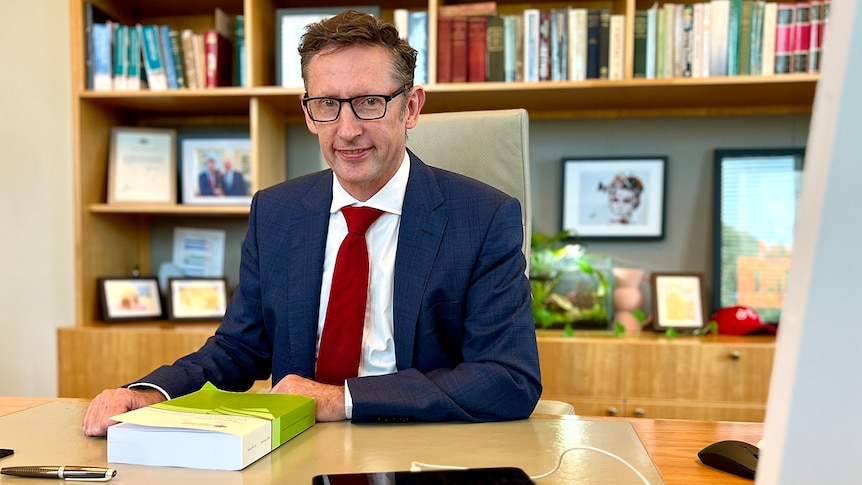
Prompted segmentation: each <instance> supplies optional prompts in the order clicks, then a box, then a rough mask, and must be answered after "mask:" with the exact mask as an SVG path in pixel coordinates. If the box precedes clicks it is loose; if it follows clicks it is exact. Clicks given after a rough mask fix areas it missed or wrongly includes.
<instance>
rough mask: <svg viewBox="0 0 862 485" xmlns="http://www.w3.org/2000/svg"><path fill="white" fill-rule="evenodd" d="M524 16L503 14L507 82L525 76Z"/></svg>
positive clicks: (515, 80) (504, 60)
mask: <svg viewBox="0 0 862 485" xmlns="http://www.w3.org/2000/svg"><path fill="white" fill-rule="evenodd" d="M523 34H524V17H523V16H522V15H515V14H509V15H503V73H504V76H503V79H504V80H505V81H506V82H517V81H522V80H523V78H524V69H523V62H524V35H523Z"/></svg>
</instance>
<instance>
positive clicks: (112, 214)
mask: <svg viewBox="0 0 862 485" xmlns="http://www.w3.org/2000/svg"><path fill="white" fill-rule="evenodd" d="M92 1H93V3H94V4H96V5H98V6H99V7H100V8H101V9H102V10H103V11H105V12H106V13H108V14H109V15H110V16H111V17H113V18H114V19H115V20H117V21H118V22H120V23H122V24H125V25H134V24H137V23H141V24H159V25H168V26H170V27H173V28H176V29H183V28H191V29H193V30H195V31H196V32H201V31H203V30H204V29H207V28H210V27H212V26H213V12H214V8H215V7H219V8H221V9H222V10H224V11H225V12H226V13H227V14H229V15H237V14H243V15H244V17H245V37H246V49H247V52H246V58H247V66H246V67H247V72H248V80H249V81H248V87H225V88H216V89H196V90H188V89H185V90H171V91H147V90H144V91H136V92H123V91H112V92H95V91H89V90H87V89H85V78H86V36H85V19H84V5H85V0H69V5H70V9H69V11H70V24H71V38H70V48H71V69H72V112H73V117H74V119H73V124H72V126H73V134H72V137H73V145H74V150H75V153H74V164H75V166H74V184H75V185H74V201H73V204H74V209H73V211H74V217H75V288H76V292H75V307H76V314H75V326H74V327H71V328H62V329H60V330H59V335H58V341H59V349H58V360H59V380H60V386H59V387H60V389H59V392H60V395H61V396H69V397H91V396H92V395H93V394H95V393H97V392H99V391H100V390H101V389H102V388H105V387H113V386H117V385H121V384H123V383H125V382H127V381H128V380H130V379H133V378H134V377H135V376H137V375H139V374H141V373H142V370H149V369H150V368H152V367H154V366H155V365H158V364H164V363H169V362H171V361H173V359H175V358H176V357H177V356H178V355H179V354H180V353H181V352H186V351H187V350H190V349H192V348H195V347H196V346H197V345H198V343H199V342H202V341H203V339H204V337H205V334H206V333H208V332H209V329H210V328H211V327H212V326H210V327H200V326H186V325H173V324H170V323H168V322H165V321H158V322H149V323H142V324H136V325H134V326H129V325H127V324H108V323H105V322H104V321H103V320H102V318H101V315H100V310H99V303H98V291H97V287H96V281H97V278H99V277H104V276H121V275H129V274H131V272H132V270H133V268H138V269H139V270H140V272H141V273H142V274H154V273H155V272H157V270H158V264H159V263H160V262H161V261H154V260H153V258H154V257H153V252H152V249H153V247H154V245H156V243H157V241H156V240H155V239H157V237H158V236H157V235H156V233H157V232H158V230H157V228H164V227H166V226H167V227H170V226H179V225H188V224H195V223H196V222H200V223H201V224H206V225H209V224H211V223H216V222H219V223H220V222H224V221H231V222H232V223H237V221H240V224H241V223H242V222H241V221H243V220H244V218H245V217H246V216H247V214H248V208H247V207H237V206H188V205H182V204H176V205H172V206H167V207H163V206H153V205H147V204H126V205H122V206H117V205H109V204H107V203H106V200H107V194H106V187H107V185H108V184H107V175H108V174H107V172H108V148H109V141H110V132H111V128H112V127H115V126H139V127H171V128H176V129H184V128H193V129H198V130H199V129H201V128H205V129H212V130H213V131H217V130H219V129H220V128H221V127H224V126H231V127H236V126H239V127H241V128H244V129H247V130H248V133H249V135H250V138H251V158H252V167H253V171H254V178H253V181H252V184H253V186H254V187H256V188H263V187H267V186H270V185H272V184H275V183H278V182H280V181H282V180H284V179H285V178H288V177H290V175H291V174H289V173H287V170H286V168H285V167H286V163H285V162H286V158H287V148H286V146H287V136H286V131H287V130H286V125H287V124H288V123H291V122H301V120H302V111H301V107H300V103H299V96H300V95H301V94H302V89H300V88H281V87H276V86H275V84H276V75H275V66H276V64H277V63H276V61H275V59H276V51H277V49H276V30H277V29H276V25H275V23H276V14H275V13H276V10H277V9H279V8H287V7H312V6H320V3H319V2H313V1H311V0H301V1H298V2H296V1H288V0H202V1H195V2H191V1H178V0H148V1H128V0H92ZM324 3H326V2H324ZM445 3H447V2H445V1H444V2H439V1H437V0H407V1H406V2H405V1H401V2H392V1H389V0H387V1H384V2H382V3H379V2H378V3H377V4H378V5H379V6H380V7H381V15H382V17H383V18H384V19H387V20H391V19H392V18H393V10H394V9H395V8H408V9H413V10H416V9H427V10H428V12H429V33H428V34H429V35H428V40H429V46H430V47H429V50H428V60H429V75H430V78H431V79H433V73H434V66H435V63H436V59H437V53H436V51H435V46H436V38H437V32H436V20H437V14H438V8H439V6H440V5H441V4H445ZM450 3H459V2H454V1H453V2H450ZM642 3H643V2H635V1H633V0H611V1H602V2H594V1H584V2H579V1H576V2H574V4H575V5H579V4H580V5H583V6H587V7H590V8H596V7H609V8H611V9H612V10H613V11H614V12H615V13H625V14H626V15H627V21H626V33H625V38H626V39H633V38H634V36H633V35H632V32H633V16H634V10H635V8H636V6H637V5H640V4H642ZM360 4H364V3H363V2H350V1H347V2H336V3H334V4H333V5H339V6H341V5H343V6H350V5H360ZM498 5H499V7H500V11H501V12H502V13H516V12H521V11H523V9H524V8H528V7H537V8H551V7H559V6H563V5H564V4H560V3H558V2H544V3H522V2H513V1H508V0H503V1H498ZM645 5H646V4H643V5H640V6H641V7H642V8H643V7H644V6H645ZM632 50H633V47H632V43H631V42H629V43H628V44H627V46H626V52H627V54H628V56H627V61H626V64H625V74H624V79H623V80H619V81H608V80H588V81H581V82H541V83H452V84H437V83H434V82H431V83H429V84H428V85H426V90H427V92H428V96H427V103H426V105H425V108H424V112H426V113H431V112H443V111H464V110H484V109H504V108H526V109H527V110H528V111H529V113H530V116H531V118H533V119H549V118H553V119H566V118H575V117H643V116H681V115H682V116H711V115H729V114H733V115H750V114H786V113H808V112H810V111H811V104H812V102H813V99H814V90H815V85H816V82H817V76H816V75H809V74H794V75H782V76H763V77H759V76H739V77H720V78H703V79H690V78H688V79H682V78H680V79H650V80H647V79H634V78H633V75H632V62H631V52H632ZM227 251H229V252H234V253H236V252H238V251H239V249H238V247H228V248H227ZM227 276H228V278H229V279H231V278H232V277H233V278H235V277H236V275H227ZM612 347H614V346H613V345H606V344H604V343H595V346H592V345H585V347H584V348H583V349H582V350H583V351H584V352H585V354H587V355H590V356H593V357H589V359H590V360H582V359H583V358H581V357H578V358H577V360H574V361H571V362H568V363H566V365H569V364H571V365H573V366H574V369H576V372H579V373H580V377H581V379H580V380H573V381H572V382H575V384H571V385H572V386H575V387H574V388H568V387H566V386H564V385H562V383H563V381H560V383H561V386H560V387H559V389H560V391H559V393H560V394H561V395H567V396H571V397H573V398H575V397H577V396H581V395H583V396H585V397H583V399H587V401H586V402H589V403H590V406H595V409H603V408H606V407H615V408H617V409H620V410H622V409H623V405H624V402H623V398H621V397H620V396H623V395H624V392H623V391H624V390H625V388H624V384H623V382H624V381H623V379H622V378H621V377H619V376H620V375H623V373H624V372H629V371H630V369H629V368H624V367H620V368H617V369H616V370H611V371H609V372H607V373H606V372H604V371H602V374H601V375H602V377H601V378H599V379H596V380H594V381H589V379H588V378H585V377H584V376H588V375H592V373H594V372H596V370H595V368H594V367H593V366H594V365H598V366H600V367H601V366H606V367H602V369H606V368H607V367H609V366H611V365H612V363H613V365H622V364H620V362H624V360H625V359H623V360H622V361H617V360H616V357H613V358H611V357H606V356H605V354H603V352H605V351H610V352H616V350H609V349H611V348H612ZM698 365H701V363H698ZM702 365H708V363H707V362H705V361H704V362H702ZM608 375H612V376H613V377H611V378H608V377H607V376H608ZM560 378H562V377H560ZM577 382H581V383H577ZM685 385H688V384H686V383H677V386H678V387H680V388H681V389H682V388H683V386H685ZM577 386H587V387H586V388H579V387H577ZM552 388H553V386H552ZM578 399H581V398H580V397H578ZM586 402H585V403H584V405H583V406H581V409H585V408H586V407H587V406H586Z"/></svg>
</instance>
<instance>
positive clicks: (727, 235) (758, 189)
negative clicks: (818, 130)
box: [713, 148, 805, 324]
mask: <svg viewBox="0 0 862 485" xmlns="http://www.w3.org/2000/svg"><path fill="white" fill-rule="evenodd" d="M804 158H805V150H804V149H802V148H781V149H719V150H715V192H714V193H715V204H714V207H715V214H714V217H713V223H714V228H713V229H714V230H713V234H714V237H715V240H714V249H713V251H714V261H713V277H714V281H713V288H714V290H713V293H714V302H713V303H714V306H715V309H716V310H718V309H721V308H725V307H730V306H745V307H750V308H753V309H754V310H756V311H757V313H758V315H759V316H760V319H761V321H763V322H764V323H772V324H777V323H778V320H779V318H780V317H781V308H782V306H783V305H784V294H785V291H786V289H787V273H788V271H789V270H790V254H791V251H792V249H793V232H794V229H795V224H796V212H797V207H798V202H799V193H800V190H801V188H802V164H803V160H804Z"/></svg>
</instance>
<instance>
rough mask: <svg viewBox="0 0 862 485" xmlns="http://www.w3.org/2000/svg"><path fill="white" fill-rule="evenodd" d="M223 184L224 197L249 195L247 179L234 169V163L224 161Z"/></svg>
mask: <svg viewBox="0 0 862 485" xmlns="http://www.w3.org/2000/svg"><path fill="white" fill-rule="evenodd" d="M222 183H223V184H224V195H248V188H247V186H246V183H245V178H244V177H243V176H242V174H241V173H239V172H237V171H236V170H234V169H233V163H231V161H230V160H228V159H225V161H224V174H223V175H222Z"/></svg>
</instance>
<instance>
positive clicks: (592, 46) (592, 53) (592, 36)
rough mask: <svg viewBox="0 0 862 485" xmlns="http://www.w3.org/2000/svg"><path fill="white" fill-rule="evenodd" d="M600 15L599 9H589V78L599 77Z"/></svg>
mask: <svg viewBox="0 0 862 485" xmlns="http://www.w3.org/2000/svg"><path fill="white" fill-rule="evenodd" d="M599 16H600V12H599V10H598V9H595V8H591V9H589V10H588V11H587V79H598V78H599Z"/></svg>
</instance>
